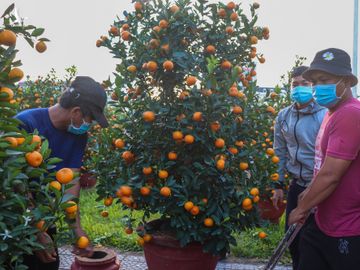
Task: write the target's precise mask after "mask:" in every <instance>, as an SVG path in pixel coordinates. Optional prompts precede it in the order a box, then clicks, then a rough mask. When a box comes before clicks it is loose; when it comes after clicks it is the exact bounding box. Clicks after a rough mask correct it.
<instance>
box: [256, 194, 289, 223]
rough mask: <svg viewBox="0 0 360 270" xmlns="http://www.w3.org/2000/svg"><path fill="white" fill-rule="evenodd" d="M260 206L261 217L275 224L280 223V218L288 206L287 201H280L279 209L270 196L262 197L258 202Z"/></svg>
mask: <svg viewBox="0 0 360 270" xmlns="http://www.w3.org/2000/svg"><path fill="white" fill-rule="evenodd" d="M258 206H259V212H260V217H261V218H262V219H265V220H269V221H270V222H271V223H275V224H279V218H280V217H281V216H282V214H283V213H284V211H285V208H286V204H285V203H283V202H278V209H276V208H275V207H274V205H273V202H272V201H271V199H269V198H262V199H261V200H260V201H259V202H258Z"/></svg>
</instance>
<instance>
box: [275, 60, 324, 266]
mask: <svg viewBox="0 0 360 270" xmlns="http://www.w3.org/2000/svg"><path fill="white" fill-rule="evenodd" d="M307 69H308V67H306V66H300V67H296V68H294V70H293V72H292V74H291V88H292V89H291V98H292V100H293V101H294V103H293V104H292V105H290V106H288V107H286V108H285V109H283V110H281V111H280V112H279V115H278V117H277V118H276V122H275V140H274V148H275V153H276V155H277V156H278V157H279V158H280V163H279V169H278V173H279V175H280V179H279V182H277V183H276V186H277V187H276V189H275V193H274V196H273V203H274V206H275V207H277V203H278V202H279V201H282V200H283V197H284V192H283V187H284V184H283V183H284V175H285V173H286V172H287V173H288V174H289V175H290V177H291V183H290V188H289V192H288V197H287V206H286V225H285V228H286V230H287V229H288V227H289V226H288V217H289V214H290V212H291V211H292V210H293V209H294V208H296V206H297V201H298V196H299V194H300V193H301V192H303V191H304V190H305V188H306V187H307V186H308V185H309V184H310V182H311V180H312V177H313V168H314V156H315V140H316V136H317V134H318V131H319V128H320V125H321V123H322V121H323V118H324V116H325V113H326V109H325V108H324V107H321V106H319V105H318V104H317V103H315V102H314V100H313V90H312V87H311V83H310V82H309V81H308V80H306V79H304V78H303V76H302V74H303V72H304V71H305V70H307ZM298 244H299V235H298V237H297V238H296V239H295V240H294V241H293V243H292V244H291V245H290V247H289V249H290V254H291V258H292V263H293V269H297V266H298V264H299V252H298Z"/></svg>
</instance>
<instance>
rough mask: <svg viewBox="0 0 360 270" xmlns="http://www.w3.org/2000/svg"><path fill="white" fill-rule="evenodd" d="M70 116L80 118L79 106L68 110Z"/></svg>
mask: <svg viewBox="0 0 360 270" xmlns="http://www.w3.org/2000/svg"><path fill="white" fill-rule="evenodd" d="M70 115H71V116H72V117H81V109H80V107H79V106H77V107H73V108H71V109H70Z"/></svg>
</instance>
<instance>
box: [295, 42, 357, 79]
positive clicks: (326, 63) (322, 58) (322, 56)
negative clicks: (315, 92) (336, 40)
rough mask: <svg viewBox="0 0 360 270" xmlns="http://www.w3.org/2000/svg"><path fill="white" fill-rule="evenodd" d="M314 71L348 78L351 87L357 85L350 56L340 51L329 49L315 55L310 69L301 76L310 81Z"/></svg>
mask: <svg viewBox="0 0 360 270" xmlns="http://www.w3.org/2000/svg"><path fill="white" fill-rule="evenodd" d="M314 71H324V72H327V73H330V74H332V75H336V76H344V77H349V78H350V79H351V86H354V85H356V84H357V83H358V79H357V77H356V76H355V75H354V74H353V73H352V69H351V59H350V56H349V55H348V54H347V53H346V52H345V51H343V50H341V49H336V48H329V49H326V50H322V51H320V52H318V53H316V55H315V58H314V60H313V61H312V63H311V65H310V67H309V68H308V69H307V70H306V71H305V72H304V73H303V74H302V76H303V77H304V78H305V79H307V80H311V75H312V73H313V72H314Z"/></svg>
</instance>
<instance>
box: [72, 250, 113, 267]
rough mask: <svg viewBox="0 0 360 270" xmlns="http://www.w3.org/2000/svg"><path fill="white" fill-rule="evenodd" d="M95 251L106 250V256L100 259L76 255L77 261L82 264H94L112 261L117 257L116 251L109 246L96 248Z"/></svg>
mask: <svg viewBox="0 0 360 270" xmlns="http://www.w3.org/2000/svg"><path fill="white" fill-rule="evenodd" d="M94 252H105V253H106V256H105V257H103V258H100V259H92V258H87V257H80V256H75V261H76V262H78V263H80V264H81V265H94V264H96V263H103V264H106V263H111V262H113V261H115V260H116V259H117V256H116V253H115V252H114V251H112V250H110V249H107V248H94Z"/></svg>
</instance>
